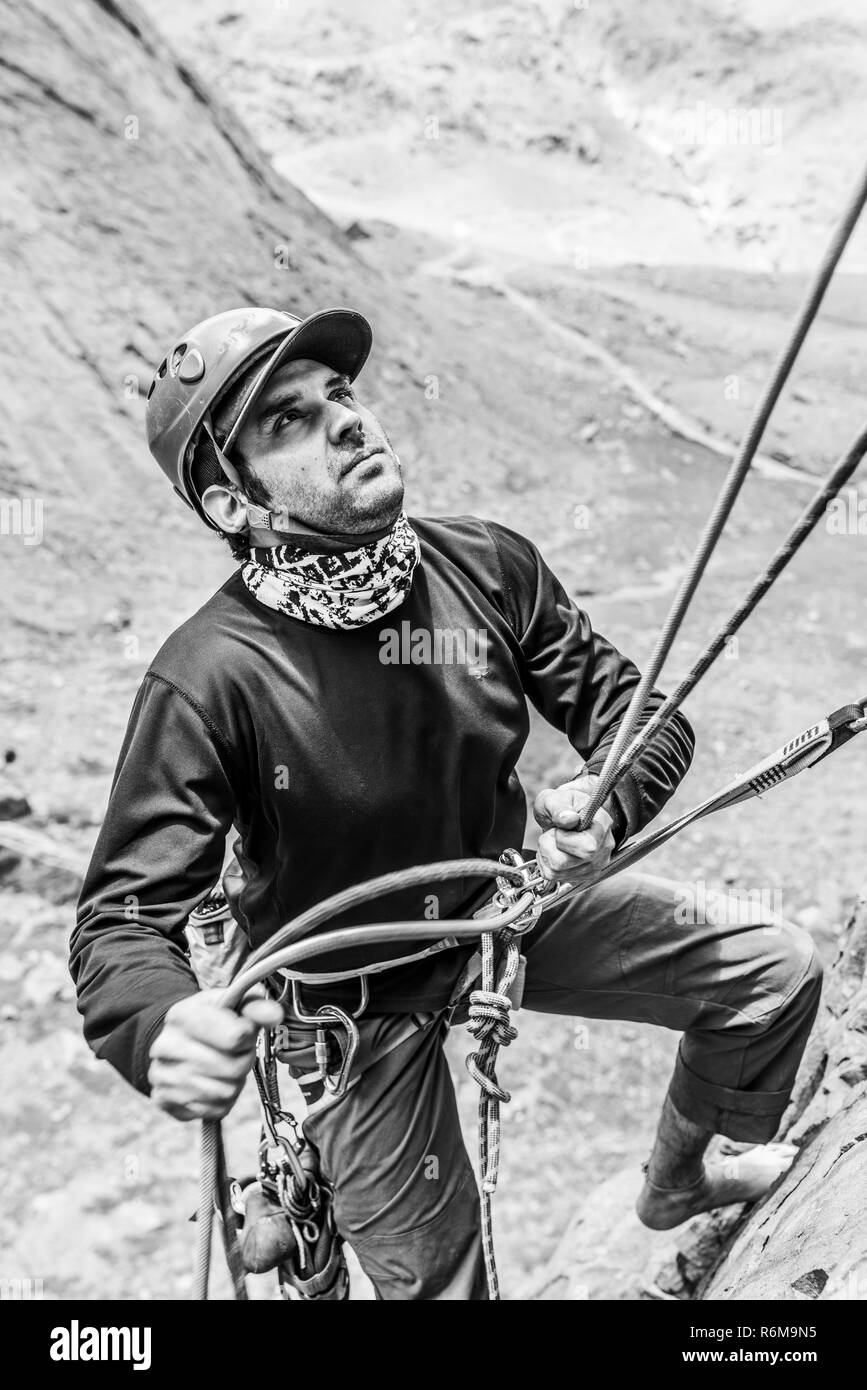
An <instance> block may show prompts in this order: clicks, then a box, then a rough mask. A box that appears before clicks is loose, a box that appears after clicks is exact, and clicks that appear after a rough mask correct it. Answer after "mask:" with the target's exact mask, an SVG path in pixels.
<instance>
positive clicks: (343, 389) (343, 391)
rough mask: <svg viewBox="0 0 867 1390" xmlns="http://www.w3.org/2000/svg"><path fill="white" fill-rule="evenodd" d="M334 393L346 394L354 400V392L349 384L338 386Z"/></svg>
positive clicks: (338, 394)
mask: <svg viewBox="0 0 867 1390" xmlns="http://www.w3.org/2000/svg"><path fill="white" fill-rule="evenodd" d="M334 394H335V395H337V396H348V397H349V399H350V400H351V401H354V400H355V392H354V391H353V389H352V387H351V386H338V388H337V390H336V392H335V393H334Z"/></svg>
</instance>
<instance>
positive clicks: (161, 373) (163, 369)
mask: <svg viewBox="0 0 867 1390" xmlns="http://www.w3.org/2000/svg"><path fill="white" fill-rule="evenodd" d="M168 365H169V364H168V362H167V361H166V359H165V358H163V360H162V362H161V363H160V365H159V366H158V367H157V376H158V377H159V379H160V381H162V379H163V377H164V376H165V374H166V371H167V369H168Z"/></svg>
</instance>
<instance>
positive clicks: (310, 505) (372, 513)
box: [271, 440, 404, 535]
mask: <svg viewBox="0 0 867 1390" xmlns="http://www.w3.org/2000/svg"><path fill="white" fill-rule="evenodd" d="M374 442H375V441H373V440H371V441H369V443H370V444H372V443H374ZM365 447H369V445H366V446H365ZM356 452H357V449H353V450H352V453H353V454H354V453H356ZM383 452H384V453H385V454H386V455H387V456H388V457H389V458H390V459H391V460H392V461H393V465H394V467H393V469H392V470H390V471H389V473H388V475H387V476H385V477H384V478H380V479H378V480H377V482H378V483H379V484H380V486H379V487H376V488H375V489H374V488H373V487H372V486H371V487H368V488H365V489H364V494H365V495H364V497H363V498H362V497H358V496H357V495H355V494H354V493H353V492H352V491H350V492H349V493H345V492H344V491H343V490H342V489H340V488H338V490H337V491H336V492H328V493H322V492H321V491H320V490H319V489H317V488H310V487H304V486H303V485H300V486H299V485H296V486H295V487H293V488H291V489H287V490H286V496H285V497H284V498H280V497H274V498H272V501H271V506H272V507H274V508H278V507H285V509H286V512H287V514H288V516H290V517H294V518H295V520H296V521H299V522H301V524H302V525H303V526H309V527H310V528H311V529H312V530H315V531H321V532H322V533H323V534H326V535H327V534H330V533H348V534H351V533H352V532H354V531H358V532H363V531H377V530H381V529H382V528H383V527H386V526H391V525H393V524H394V522H395V521H396V520H397V518H398V516H399V515H400V512H401V509H402V507H403V498H404V484H403V475H402V472H401V466H400V460H399V459H398V457H397V454H396V453H395V452H394V450H393V449H392V448H391V445H390V444H389V443H388V442H387V441H385V442H384V449H383ZM351 456H352V455H351V454H349V452H348V451H347V457H351ZM356 466H357V467H358V468H364V467H365V464H364V463H360V464H357V465H356Z"/></svg>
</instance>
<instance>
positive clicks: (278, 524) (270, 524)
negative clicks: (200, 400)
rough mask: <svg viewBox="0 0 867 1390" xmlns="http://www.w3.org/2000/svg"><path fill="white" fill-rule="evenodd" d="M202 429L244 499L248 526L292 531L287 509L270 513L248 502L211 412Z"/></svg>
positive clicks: (227, 474)
mask: <svg viewBox="0 0 867 1390" xmlns="http://www.w3.org/2000/svg"><path fill="white" fill-rule="evenodd" d="M202 428H203V429H204V431H205V433H206V434H207V436H208V438H209V439H210V441H211V443H212V444H213V446H214V453H215V454H216V455H217V458H218V460H219V463H220V467H221V468H222V470H223V472H224V473H225V475H226V477H227V478H228V479H229V482H230V483H233V484H234V486H235V487H236V488H237V489H238V491H239V492H240V493H241V496H242V497H243V498H244V505H245V507H246V509H247V524H248V526H252V527H254V528H256V529H257V530H265V531H279V530H281V528H282V529H283V530H290V529H291V522H292V518H291V517H290V516H289V513H288V512H287V511H286V508H285V507H281V509H280V510H279V511H274V512H270V511H268V509H267V508H266V507H258V506H256V504H255V503H254V502H248V501H247V498H246V494H245V493H244V484H243V483H242V482H241V475H240V474H239V472H238V470H237V468H236V467H235V465H234V464H233V463H230V461H229V459H228V458H227V457H226V455H225V453H224V452H223V450H222V449H221V448H220V446H219V444H218V443H217V440H216V436H215V435H214V429H213V425H212V424H211V412H210V411H208V412H207V414H206V415H205V417H204V419H203V421H202Z"/></svg>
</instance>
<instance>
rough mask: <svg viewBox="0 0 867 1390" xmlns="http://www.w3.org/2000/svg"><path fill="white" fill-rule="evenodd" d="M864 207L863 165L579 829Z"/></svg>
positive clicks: (601, 793)
mask: <svg viewBox="0 0 867 1390" xmlns="http://www.w3.org/2000/svg"><path fill="white" fill-rule="evenodd" d="M865 203H867V166H865V168H864V169H863V171H862V173H861V175H860V178H859V179H858V182H857V184H856V186H855V189H854V190H853V192H852V194H851V196H850V198H849V200H848V202H847V204H846V207H845V210H844V212H843V215H842V217H841V218H840V221H839V222H838V224H837V226H836V227H835V229H834V232H833V234H832V236H831V239H830V242H829V243H828V247H827V249H826V251H825V254H824V255H823V257H822V260H821V263H820V265H819V268H818V270H817V271H816V273H815V275H814V276H813V279H812V281H811V282H810V286H809V288H808V290H807V294H806V296H805V298H804V301H803V303H802V305H801V308H800V309H799V311H798V314H797V316H796V318H795V322H794V324H793V326H792V329H791V331H790V333H789V336H788V338H787V340H786V343H785V345H784V347H783V350H782V352H781V353H780V355H779V357H778V359H777V361H776V363H775V364H774V367H773V370H772V372H771V375H770V378H769V380H768V382H767V383H766V385H765V388H764V390H763V391H762V394H761V396H760V397H759V400H758V403H757V405H756V408H755V410H754V411H753V414H752V417H751V419H750V422H749V425H748V426H747V431H746V434H745V436H744V438H743V440H742V442H741V445H740V447H739V449H738V451H737V453H736V455H735V457H734V459H733V460H732V464H731V467H730V468H729V471H728V473H727V475H726V478H725V480H724V482H723V485H722V488H721V490H720V493H719V496H718V498H717V500H716V503H715V505H714V507H713V510H712V512H711V515H710V517H709V518H708V521H707V523H706V525H705V528H704V531H703V532H702V535H701V537H700V538H699V542H698V545H697V547H696V550H695V554H694V555H693V557H692V560H691V561H690V564H689V566H688V568H687V572H686V574H685V575H684V578H683V580H682V581H681V584H680V587H679V589H678V591H677V593H676V594H675V597H674V600H673V602H672V604H671V608H670V610H669V613H668V615H667V617H666V619H665V621H664V623H663V625H662V629H661V631H660V634H659V637H658V638H657V641H656V645H655V647H654V649H653V652H652V653H651V656H650V658H649V660H648V662H647V665H646V666H645V668H644V673H643V675H642V676H641V679H640V680H639V682H638V684H637V685H636V687H635V690H634V692H633V695H632V698H631V700H630V702H629V706H628V708H627V710H626V713H625V714H624V716H623V718H622V720H621V721H620V724H619V726H618V730H617V734H616V737H615V738H614V740H613V741H612V744H611V747H610V748H609V749H608V752H607V754H606V757H605V762H604V764H603V766H602V769H601V771H600V773H599V780H598V782H597V783H596V785H595V787H594V789H593V793H592V795H591V797H590V800H589V802H588V803H587V805H586V806H585V807H584V809H583V811H582V814H581V820H580V823H579V825H580V829H581V830H586V829H587V827H588V826H589V825H590V824H591V823H592V821H593V817H594V816H595V815H596V812H597V811H598V810H599V808H600V807H601V806H602V805H603V804H604V802H605V799H606V798H607V797H608V795H609V794H610V792H611V789H612V787H613V786H614V784H615V782H616V781H617V779H618V778H619V777H620V776H622V775H623V773H624V772H625V771H626V769H627V768H628V767H629V766H630V763H631V762H632V761H633V760H634V759H633V758H632V757H631V756H630V757H629V758H627V759H624V757H623V754H624V752H625V750H626V749H627V748H629V747H630V745H631V743H632V741H633V739H634V737H635V735H636V733H637V731H638V725H639V721H640V719H641V716H642V714H643V713H644V710H645V706H646V705H647V701H648V697H649V696H650V694H651V691H652V690H653V688H654V686H655V685H656V682H657V679H658V677H659V673H660V671H661V670H662V667H663V665H664V664H665V661H666V658H667V657H668V654H669V652H670V651H671V648H672V646H673V644H674V641H675V638H676V637H677V634H678V632H679V631H680V627H681V624H682V623H683V619H684V617H685V615H686V612H687V609H688V608H689V605H690V603H691V602H692V599H693V596H694V594H695V591H696V589H697V588H698V586H699V583H700V581H701V578H702V575H703V574H704V572H705V570H706V568H707V565H708V562H709V560H710V558H711V555H712V554H713V552H714V550H715V548H716V545H717V542H718V541H719V538H720V536H721V535H722V532H723V529H724V527H725V524H726V522H727V521H728V518H729V515H730V514H731V511H732V508H733V507H734V504H735V502H736V501H737V498H738V494H739V493H740V490H741V488H742V486H743V484H744V481H745V479H746V476H747V474H748V472H749V470H750V468H751V466H752V461H753V458H754V456H755V453H756V450H757V449H758V447H759V443H760V442H761V438H762V435H763V434H764V431H765V427H766V425H767V423H768V420H769V419H770V416H771V412H772V411H773V409H774V406H775V405H776V403H777V401H778V400H779V397H780V393H781V392H782V389H783V387H784V386H785V384H786V381H787V380H788V378H789V375H790V373H791V371H792V368H793V366H794V364H795V360H796V358H797V356H798V354H799V352H800V350H801V348H802V346H803V344H804V340H805V338H806V336H807V333H808V331H809V329H810V325H811V324H812V322H813V320H814V319H815V317H816V314H817V313H818V311H819V306H820V305H821V303H822V300H823V299H824V297H825V291H826V290H827V288H828V285H829V284H830V281H831V277H832V275H833V273H834V270H835V268H836V266H837V263H838V262H839V260H840V257H841V256H842V254H843V252H844V250H845V249H846V246H847V244H848V242H849V238H850V237H851V235H852V232H853V230H854V228H855V225H856V223H857V221H858V218H859V217H860V215H861V213H862V211H863V209H864V205H865Z"/></svg>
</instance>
